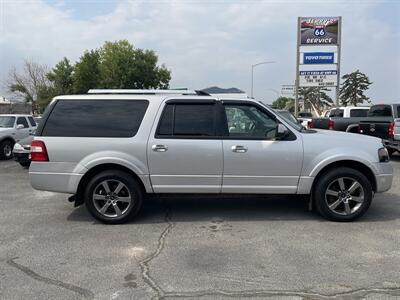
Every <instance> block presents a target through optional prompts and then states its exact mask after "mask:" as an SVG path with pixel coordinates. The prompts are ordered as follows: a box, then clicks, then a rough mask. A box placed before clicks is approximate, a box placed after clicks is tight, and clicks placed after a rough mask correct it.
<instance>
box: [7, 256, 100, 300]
mask: <svg viewBox="0 0 400 300" xmlns="http://www.w3.org/2000/svg"><path fill="white" fill-rule="evenodd" d="M16 259H18V257H14V258H11V259H9V260H7V264H8V265H10V266H11V267H14V268H16V269H18V270H20V271H22V272H24V273H25V274H26V275H28V276H29V277H31V278H32V279H35V280H37V281H41V282H44V283H47V284H50V285H54V286H58V287H61V288H64V289H67V290H70V291H72V292H75V293H78V294H80V295H82V296H83V297H84V298H86V299H94V294H93V293H92V292H91V291H90V290H87V289H84V288H81V287H79V286H76V285H73V284H70V283H66V282H62V281H60V280H57V279H51V278H48V277H44V276H42V275H39V274H38V273H36V272H35V271H33V270H31V269H29V268H28V267H26V266H24V265H21V264H19V263H17V262H15V260H16Z"/></svg>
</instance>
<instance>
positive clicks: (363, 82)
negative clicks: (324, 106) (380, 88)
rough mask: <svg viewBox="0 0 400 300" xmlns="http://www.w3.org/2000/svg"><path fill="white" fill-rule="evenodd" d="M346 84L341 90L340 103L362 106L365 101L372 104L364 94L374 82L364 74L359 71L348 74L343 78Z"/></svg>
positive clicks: (343, 84)
mask: <svg viewBox="0 0 400 300" xmlns="http://www.w3.org/2000/svg"><path fill="white" fill-rule="evenodd" d="M342 79H343V80H344V82H343V83H342V86H341V88H340V94H339V95H340V96H339V97H340V102H341V103H342V104H343V105H344V106H347V105H354V106H357V104H362V103H363V102H364V101H366V102H368V103H370V102H371V101H370V100H369V97H367V96H366V95H364V92H365V91H366V90H368V89H369V86H370V85H371V84H372V82H370V81H369V78H368V76H367V75H365V74H364V73H361V72H360V71H359V70H357V71H355V72H352V73H350V74H346V75H344V76H343V77H342Z"/></svg>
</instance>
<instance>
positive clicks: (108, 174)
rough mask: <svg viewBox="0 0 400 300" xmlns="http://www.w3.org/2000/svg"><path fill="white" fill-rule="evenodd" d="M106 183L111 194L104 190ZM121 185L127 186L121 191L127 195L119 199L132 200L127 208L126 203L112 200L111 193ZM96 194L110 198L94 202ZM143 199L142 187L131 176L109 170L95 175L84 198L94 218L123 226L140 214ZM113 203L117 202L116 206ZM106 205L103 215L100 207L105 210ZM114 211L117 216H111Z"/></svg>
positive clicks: (121, 195) (120, 196)
mask: <svg viewBox="0 0 400 300" xmlns="http://www.w3.org/2000/svg"><path fill="white" fill-rule="evenodd" d="M105 181H106V182H107V186H108V187H109V188H108V189H109V191H110V192H109V193H107V192H106V189H104V185H103V184H102V183H104V182H105ZM119 183H122V184H123V185H125V186H124V187H123V188H122V190H121V191H120V193H125V195H123V194H118V196H117V199H118V197H119V198H120V199H122V197H123V196H124V198H130V199H131V202H130V204H129V206H127V207H125V206H124V205H125V204H126V203H125V202H118V200H114V199H111V197H113V196H112V194H110V193H113V192H115V191H116V190H117V189H118V188H117V185H118V184H119ZM113 184H114V185H113ZM95 189H96V191H95ZM128 193H129V194H128ZM95 194H96V196H97V197H108V199H107V200H94V195H95ZM103 195H104V196H103ZM107 195H108V196H107ZM143 197H144V191H143V190H142V187H141V186H140V184H139V183H138V182H137V181H136V180H135V179H134V178H133V177H132V176H131V175H130V174H128V173H126V172H123V171H120V170H108V171H104V172H101V173H99V174H97V175H95V176H94V177H93V178H92V179H91V180H90V181H89V183H88V184H87V187H86V190H85V197H84V198H85V205H86V208H87V209H88V211H89V212H90V214H91V215H92V216H93V217H94V218H96V219H97V220H99V221H100V222H102V223H106V224H122V223H125V222H128V221H130V220H132V218H133V217H134V216H135V215H136V214H137V213H138V212H139V210H140V208H141V206H142V202H143ZM113 201H117V202H116V204H115V203H111V204H109V202H113ZM106 202H107V203H106ZM103 204H104V206H103ZM106 204H108V206H107V208H106V211H105V212H104V214H103V213H101V212H100V210H99V208H100V206H102V208H104V207H105V206H106ZM115 205H117V206H118V209H119V210H120V213H121V214H120V215H118V213H117V210H116V209H115ZM113 211H114V214H116V216H110V215H111V214H113Z"/></svg>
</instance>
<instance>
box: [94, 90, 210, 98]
mask: <svg viewBox="0 0 400 300" xmlns="http://www.w3.org/2000/svg"><path fill="white" fill-rule="evenodd" d="M88 94H119V95H121V94H122V95H169V94H173V95H202V96H207V95H205V93H203V92H201V93H199V92H198V91H194V90H135V89H91V90H89V91H88Z"/></svg>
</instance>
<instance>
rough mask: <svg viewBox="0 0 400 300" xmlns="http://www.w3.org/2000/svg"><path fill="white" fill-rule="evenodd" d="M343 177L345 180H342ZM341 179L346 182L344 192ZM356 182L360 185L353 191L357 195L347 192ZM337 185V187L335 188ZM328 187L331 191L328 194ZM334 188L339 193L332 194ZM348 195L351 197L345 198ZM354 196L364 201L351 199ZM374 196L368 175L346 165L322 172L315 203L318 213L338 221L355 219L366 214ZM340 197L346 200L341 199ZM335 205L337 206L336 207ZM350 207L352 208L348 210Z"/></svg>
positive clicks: (316, 188) (315, 190) (316, 190)
mask: <svg viewBox="0 0 400 300" xmlns="http://www.w3.org/2000/svg"><path fill="white" fill-rule="evenodd" d="M341 178H342V179H343V180H344V181H342V179H341ZM352 180H353V181H352ZM339 181H341V183H342V184H343V183H344V186H345V189H343V192H342V189H341V188H340V183H339ZM354 182H357V183H358V184H359V186H360V187H358V188H357V189H356V190H355V191H354V192H353V193H355V195H353V196H352V195H350V194H348V193H347V194H346V191H349V187H350V186H351V185H352V183H354ZM335 185H336V186H335ZM335 187H337V188H336V189H335ZM328 188H329V192H328V194H326V193H327V190H328ZM332 190H333V192H335V193H336V192H337V193H338V195H330V194H329V193H330V192H331V191H332ZM357 193H358V195H357ZM346 195H347V196H348V197H350V198H345V197H346ZM361 196H363V197H361ZM353 198H354V199H361V198H363V201H362V202H361V203H360V202H358V201H359V200H358V201H355V200H351V199H353ZM372 198H373V190H372V186H371V183H370V182H369V180H368V179H367V177H365V175H363V174H362V173H361V172H359V171H357V170H355V169H352V168H346V167H340V168H337V169H331V170H328V171H327V172H324V173H323V174H320V176H319V178H317V182H316V185H315V189H314V203H315V207H316V209H317V211H318V213H319V214H320V215H321V216H323V217H325V218H327V219H329V220H332V221H338V222H349V221H353V220H356V219H357V218H359V217H361V216H362V215H364V214H365V213H366V211H367V210H368V208H369V206H370V205H371V202H372ZM340 199H345V200H342V201H341V200H340ZM349 199H350V200H349ZM337 203H339V204H337ZM329 205H331V208H333V209H331V208H330V206H329ZM335 205H336V207H334V206H335ZM352 206H353V207H352ZM349 207H350V209H349V210H348V211H347V209H348V208H349ZM335 210H336V211H335ZM341 210H343V211H341ZM353 210H354V211H353Z"/></svg>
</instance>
